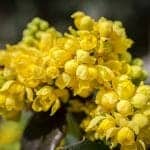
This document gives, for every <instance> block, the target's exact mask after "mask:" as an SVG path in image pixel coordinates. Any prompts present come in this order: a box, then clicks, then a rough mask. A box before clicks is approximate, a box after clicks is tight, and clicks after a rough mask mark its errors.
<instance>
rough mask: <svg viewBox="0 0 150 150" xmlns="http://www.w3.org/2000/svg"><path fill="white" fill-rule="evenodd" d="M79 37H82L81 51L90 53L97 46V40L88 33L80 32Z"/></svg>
mask: <svg viewBox="0 0 150 150" xmlns="http://www.w3.org/2000/svg"><path fill="white" fill-rule="evenodd" d="M79 35H80V37H81V40H80V46H81V49H83V50H87V51H90V50H92V49H93V48H95V47H96V45H97V38H96V37H95V36H94V35H92V34H90V33H89V32H86V31H80V32H79Z"/></svg>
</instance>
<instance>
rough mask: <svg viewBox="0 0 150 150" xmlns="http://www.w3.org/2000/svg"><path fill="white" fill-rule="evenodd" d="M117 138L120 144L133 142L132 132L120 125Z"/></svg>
mask: <svg viewBox="0 0 150 150" xmlns="http://www.w3.org/2000/svg"><path fill="white" fill-rule="evenodd" d="M117 140H118V142H119V143H120V144H121V145H132V144H133V143H134V142H135V136H134V132H133V131H132V130H131V129H129V128H128V127H122V128H121V129H120V130H119V131H118V134H117Z"/></svg>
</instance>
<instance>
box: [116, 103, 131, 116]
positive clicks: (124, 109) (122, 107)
mask: <svg viewBox="0 0 150 150" xmlns="http://www.w3.org/2000/svg"><path fill="white" fill-rule="evenodd" d="M117 111H118V112H119V113H120V114H122V115H124V116H128V115H131V114H132V112H133V109H132V105H131V103H130V102H129V101H127V100H121V101H119V102H118V103H117Z"/></svg>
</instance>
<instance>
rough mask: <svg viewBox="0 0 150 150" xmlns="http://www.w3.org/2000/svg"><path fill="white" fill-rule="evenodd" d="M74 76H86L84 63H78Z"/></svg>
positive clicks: (80, 77) (84, 77) (82, 77)
mask: <svg viewBox="0 0 150 150" xmlns="http://www.w3.org/2000/svg"><path fill="white" fill-rule="evenodd" d="M76 76H77V77H78V78H79V79H81V80H86V79H87V78H88V67H87V66H86V65H79V66H78V67H77V70H76Z"/></svg>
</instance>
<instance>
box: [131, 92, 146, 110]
mask: <svg viewBox="0 0 150 150" xmlns="http://www.w3.org/2000/svg"><path fill="white" fill-rule="evenodd" d="M147 101H148V97H147V96H146V95H144V94H142V93H137V94H135V95H134V96H133V98H132V101H131V103H132V105H133V106H134V107H135V108H143V107H144V106H145V105H146V103H147Z"/></svg>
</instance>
